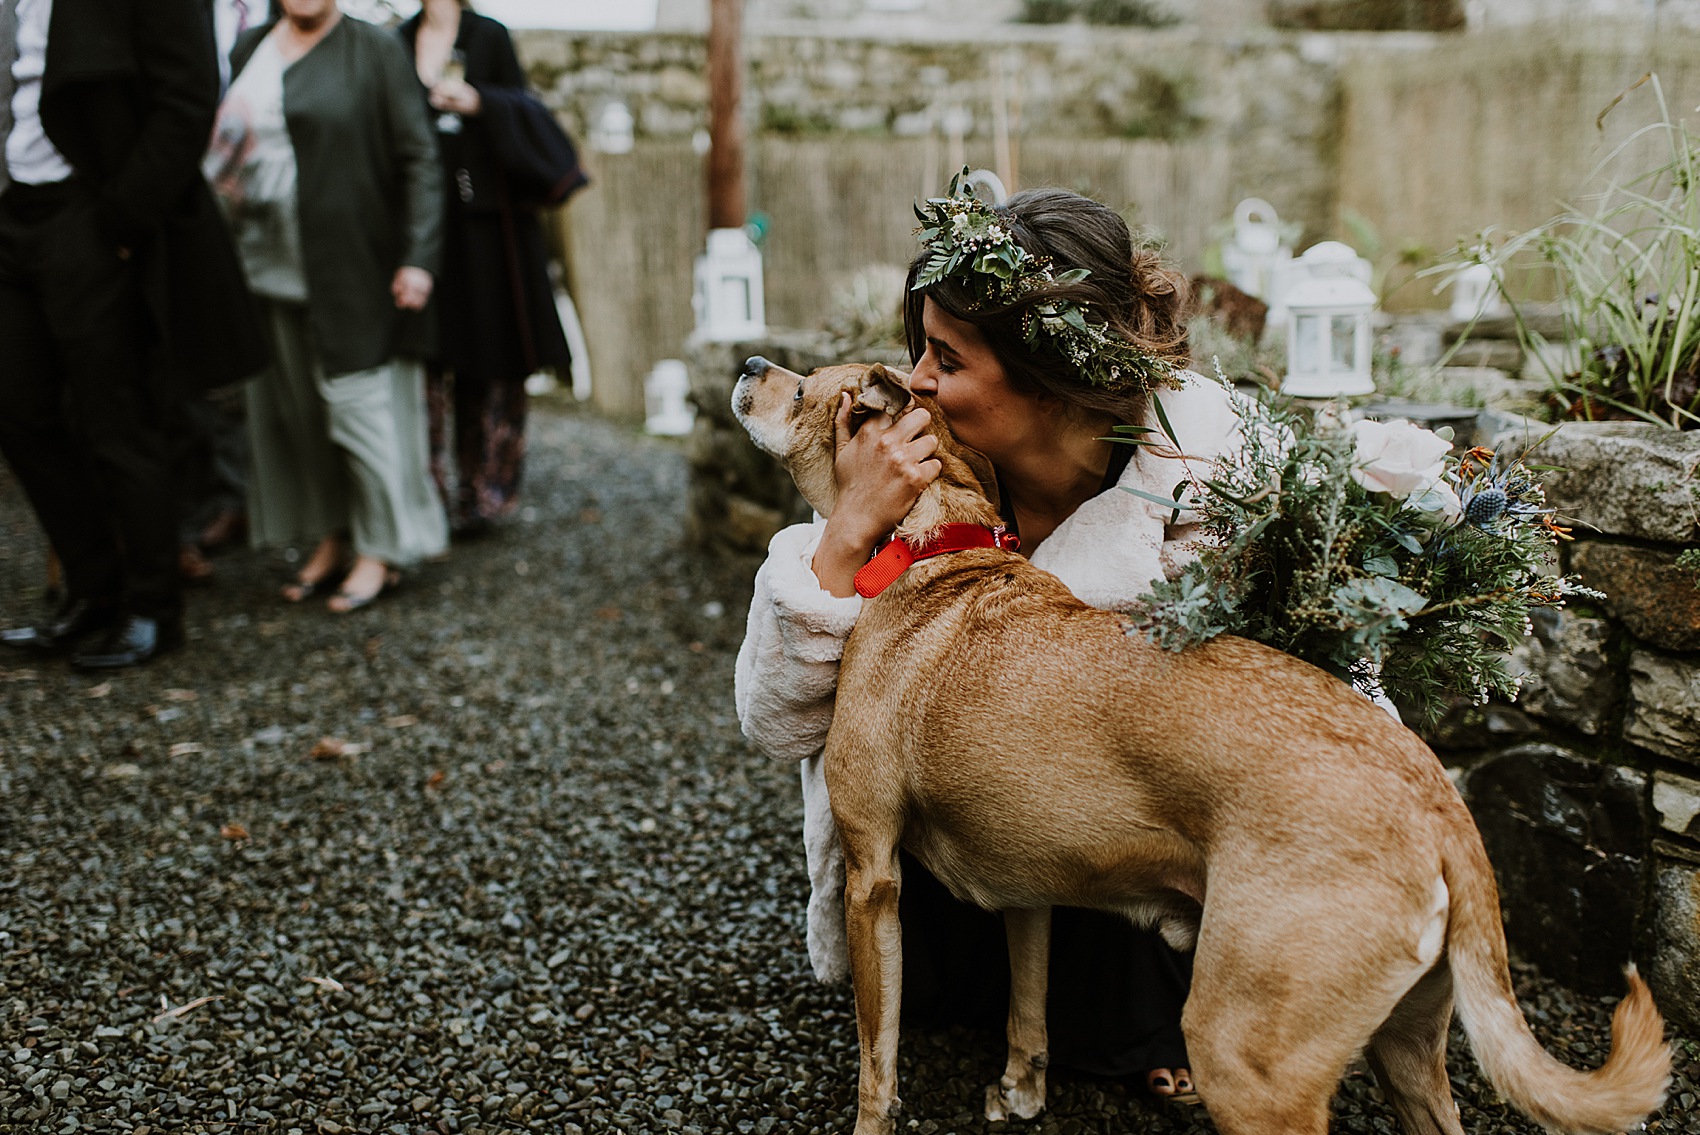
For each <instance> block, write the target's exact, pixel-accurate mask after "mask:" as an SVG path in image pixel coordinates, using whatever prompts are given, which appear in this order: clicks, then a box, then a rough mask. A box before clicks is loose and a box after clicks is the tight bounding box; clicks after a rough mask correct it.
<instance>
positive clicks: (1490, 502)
mask: <svg viewBox="0 0 1700 1135" xmlns="http://www.w3.org/2000/svg"><path fill="white" fill-rule="evenodd" d="M1510 507H1511V498H1510V497H1509V496H1508V495H1507V494H1506V492H1505V490H1504V489H1502V488H1500V487H1499V486H1498V485H1490V486H1488V487H1487V488H1485V489H1483V490H1481V491H1480V492H1478V493H1477V494H1475V495H1474V496H1472V497H1471V498H1470V503H1469V504H1467V505H1465V506H1464V519H1465V520H1466V521H1468V522H1469V523H1471V524H1474V525H1475V526H1476V527H1477V528H1486V527H1487V526H1488V525H1490V524H1492V523H1493V522H1494V521H1496V520H1498V519H1499V518H1500V517H1502V516H1504V515H1505V513H1506V511H1507V510H1508V509H1509V508H1510Z"/></svg>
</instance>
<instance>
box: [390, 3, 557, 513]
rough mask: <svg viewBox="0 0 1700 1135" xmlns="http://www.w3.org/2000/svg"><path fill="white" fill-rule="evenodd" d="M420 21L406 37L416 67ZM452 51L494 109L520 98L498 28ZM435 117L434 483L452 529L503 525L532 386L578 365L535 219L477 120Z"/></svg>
mask: <svg viewBox="0 0 1700 1135" xmlns="http://www.w3.org/2000/svg"><path fill="white" fill-rule="evenodd" d="M420 19H421V18H420V17H418V16H415V17H413V18H412V19H410V20H408V21H406V22H405V23H403V24H402V25H401V27H400V29H399V34H400V35H401V37H402V42H403V43H405V44H406V45H407V50H408V53H409V55H410V56H411V57H414V58H417V55H416V52H415V46H416V42H417V38H418V34H419V25H420ZM454 50H455V52H456V54H457V55H458V56H459V58H460V59H461V60H462V61H463V62H464V64H465V67H466V81H467V82H468V83H470V84H471V85H472V86H474V87H476V88H477V89H478V92H479V95H480V97H481V98H482V99H483V101H484V103H485V105H486V107H487V108H488V107H490V106H491V104H492V103H493V102H496V101H499V100H501V99H503V98H516V97H522V96H523V92H524V91H525V73H524V71H522V70H521V68H520V64H519V58H518V56H516V55H515V54H514V48H513V41H512V40H511V39H509V37H508V30H507V29H506V28H505V27H503V26H502V25H501V24H499V23H497V22H496V21H495V20H492V19H489V18H487V17H484V16H480V15H477V14H476V13H473V12H462V13H461V17H460V31H459V33H458V35H457V36H456V38H455V47H454ZM420 97H421V98H424V97H425V94H424V92H423V89H422V91H421V95H420ZM430 114H431V118H432V121H433V122H435V123H437V124H438V130H437V142H438V146H439V149H440V151H441V154H442V159H443V172H444V174H445V184H444V193H445V195H446V197H447V223H446V225H445V230H446V231H445V234H444V236H445V239H444V249H443V272H442V276H441V278H440V279H439V280H438V281H437V285H436V288H435V294H434V296H433V301H432V302H433V306H434V307H435V309H436V312H437V318H438V328H439V331H438V334H439V344H440V345H439V352H438V356H437V358H436V360H435V365H434V366H433V367H432V368H431V370H430V373H429V375H428V378H427V384H426V386H427V391H426V393H427V398H428V400H429V402H430V410H431V454H432V460H431V471H432V474H433V475H434V476H435V477H436V479H437V484H438V487H439V488H440V489H443V490H444V497H445V503H446V504H447V505H448V508H449V516H450V519H451V520H452V521H454V522H455V523H457V524H458V525H462V526H464V525H466V524H468V523H476V522H479V521H486V520H490V519H493V518H495V517H497V516H501V515H504V514H505V513H508V512H510V511H512V510H513V508H514V506H515V505H516V504H517V503H518V496H517V494H518V489H519V479H520V468H521V464H522V461H523V457H524V453H525V411H526V396H525V378H526V376H527V375H529V374H531V373H532V372H533V371H536V370H537V369H539V368H540V367H552V368H554V369H555V370H557V371H559V372H563V373H564V372H565V370H566V369H567V367H568V366H569V365H570V364H571V362H572V355H571V353H570V352H569V350H568V349H567V340H566V336H565V334H564V333H563V332H562V330H561V321H560V317H559V315H558V314H557V313H556V310H555V301H554V290H553V288H552V287H551V285H550V282H549V268H548V263H549V262H548V254H547V252H546V250H545V244H544V239H543V227H542V223H541V221H540V218H539V216H538V213H537V210H536V209H535V208H529V207H527V206H525V205H524V204H523V203H521V202H519V201H516V200H515V198H514V195H513V194H512V193H511V192H509V190H508V185H507V178H506V176H505V174H504V173H503V165H502V162H501V161H500V160H499V155H498V154H497V153H496V152H495V148H494V146H493V145H492V142H491V139H490V136H489V132H488V130H487V129H486V126H485V124H484V123H483V122H481V121H480V120H479V116H476V115H474V116H471V117H466V118H458V117H455V116H450V115H441V114H439V113H438V112H437V111H436V110H432V111H431V112H430ZM457 128H458V129H457ZM451 401H452V410H453V414H452V417H453V421H454V445H453V448H454V456H455V464H456V465H457V467H458V468H457V472H458V477H457V478H456V488H455V491H454V493H453V494H450V493H448V492H447V482H448V465H449V460H448V444H447V432H448V429H447V421H448V419H449V417H450V409H451V406H450V403H451Z"/></svg>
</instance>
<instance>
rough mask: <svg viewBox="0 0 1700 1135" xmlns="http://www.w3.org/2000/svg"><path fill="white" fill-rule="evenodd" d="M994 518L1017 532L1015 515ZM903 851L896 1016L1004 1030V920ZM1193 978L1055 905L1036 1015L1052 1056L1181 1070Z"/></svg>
mask: <svg viewBox="0 0 1700 1135" xmlns="http://www.w3.org/2000/svg"><path fill="white" fill-rule="evenodd" d="M1132 455H1133V448H1132V447H1131V446H1116V447H1115V448H1114V449H1113V450H1112V453H1111V461H1110V467H1109V469H1108V470H1107V471H1106V472H1105V474H1104V486H1103V487H1104V489H1109V488H1111V487H1113V486H1114V485H1115V483H1116V481H1118V480H1119V479H1120V478H1121V474H1122V471H1123V470H1124V469H1126V468H1127V463H1128V460H1129V459H1130V458H1131V457H1132ZM999 496H1000V498H1002V499H1003V500H1005V501H1007V500H1008V499H1009V495H1008V494H1007V493H999ZM1003 519H1004V524H1005V525H1006V526H1007V527H1008V528H1009V529H1010V531H1012V532H1013V531H1015V530H1016V529H1015V517H1014V515H1013V514H1011V513H1009V512H1007V511H1006V512H1005V515H1004V518H1003ZM901 856H902V866H903V889H902V891H901V893H900V894H899V897H898V916H899V918H900V920H901V921H902V924H903V1016H904V1019H905V1020H911V1021H917V1022H919V1023H923V1024H929V1023H930V1024H964V1025H973V1026H978V1027H986V1028H1002V1027H1003V1026H1004V1024H1005V1022H1006V1019H1007V1017H1008V1013H1009V947H1008V944H1007V942H1006V941H1005V939H1004V931H1003V916H1002V915H1001V914H995V913H993V912H991V911H988V910H983V909H981V908H980V907H977V906H975V905H973V904H972V903H966V902H963V901H961V900H960V899H957V898H956V897H955V896H953V895H952V894H951V893H950V891H949V890H947V889H946V888H945V886H944V884H943V883H941V882H939V881H938V879H937V878H935V877H934V876H933V875H932V873H931V872H929V871H928V870H927V869H926V868H925V867H923V866H921V864H920V861H918V860H917V859H915V858H914V857H913V856H911V855H910V854H909V853H908V852H902V853H901ZM1191 984H1192V958H1191V956H1190V955H1188V954H1181V953H1179V952H1177V951H1175V950H1173V949H1171V948H1170V947H1169V945H1168V943H1166V942H1164V941H1163V939H1162V937H1161V936H1159V935H1158V934H1157V932H1156V931H1154V930H1140V929H1136V928H1135V927H1134V926H1133V925H1132V924H1131V923H1129V922H1128V921H1127V919H1125V918H1122V917H1120V916H1119V915H1112V914H1106V913H1104V912H1102V911H1096V910H1079V909H1075V908H1072V907H1055V908H1053V909H1052V911H1051V965H1050V985H1049V991H1048V996H1047V1001H1046V1012H1045V1020H1046V1026H1047V1029H1048V1031H1049V1041H1050V1055H1051V1063H1052V1064H1053V1065H1062V1066H1066V1067H1069V1068H1074V1069H1077V1070H1079V1071H1082V1072H1087V1073H1090V1074H1092V1075H1097V1076H1139V1077H1141V1078H1142V1079H1143V1077H1144V1075H1145V1073H1147V1072H1149V1071H1150V1070H1152V1069H1153V1068H1183V1067H1187V1066H1188V1064H1187V1056H1186V1041H1185V1040H1184V1039H1183V1038H1182V1036H1181V1007H1182V1006H1183V1005H1185V1004H1186V995H1187V990H1188V989H1189V988H1190V986H1191Z"/></svg>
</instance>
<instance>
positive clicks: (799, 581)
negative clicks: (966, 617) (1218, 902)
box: [736, 371, 1240, 981]
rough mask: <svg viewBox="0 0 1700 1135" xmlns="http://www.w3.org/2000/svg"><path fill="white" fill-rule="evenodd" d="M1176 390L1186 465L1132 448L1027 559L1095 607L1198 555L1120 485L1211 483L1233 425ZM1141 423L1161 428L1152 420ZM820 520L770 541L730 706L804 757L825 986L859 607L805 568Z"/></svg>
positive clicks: (1188, 533)
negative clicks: (1105, 486)
mask: <svg viewBox="0 0 1700 1135" xmlns="http://www.w3.org/2000/svg"><path fill="white" fill-rule="evenodd" d="M1183 377H1184V379H1185V386H1184V387H1183V388H1182V389H1180V390H1167V389H1165V390H1163V391H1162V392H1161V393H1160V394H1159V395H1158V397H1159V398H1160V399H1161V400H1162V403H1163V410H1164V413H1166V414H1167V415H1168V418H1169V423H1170V424H1171V425H1172V426H1173V427H1174V431H1175V433H1176V434H1177V435H1179V436H1178V437H1177V438H1176V439H1175V440H1176V441H1177V442H1178V445H1179V448H1180V449H1181V451H1182V452H1183V453H1184V454H1185V456H1184V457H1181V458H1175V457H1162V456H1158V455H1156V454H1154V453H1153V452H1152V451H1151V450H1148V449H1145V448H1140V449H1136V450H1135V451H1134V455H1133V458H1132V460H1131V461H1130V462H1129V463H1128V466H1127V469H1126V471H1125V472H1124V473H1123V474H1122V476H1121V479H1120V481H1119V482H1118V483H1117V486H1116V487H1115V488H1113V489H1109V490H1107V491H1105V492H1103V493H1100V494H1099V495H1098V496H1096V497H1093V498H1092V499H1091V500H1089V501H1087V502H1086V503H1085V504H1083V505H1081V506H1080V507H1079V508H1078V509H1076V510H1075V512H1074V514H1073V515H1072V516H1070V517H1069V518H1068V519H1067V520H1065V521H1063V523H1062V524H1060V525H1058V526H1057V528H1056V530H1055V531H1053V532H1052V533H1051V535H1050V537H1049V538H1048V539H1046V540H1045V542H1044V543H1043V544H1041V545H1040V546H1039V548H1038V550H1037V551H1035V552H1034V553H1033V555H1032V562H1033V564H1034V566H1036V567H1042V568H1044V569H1045V570H1047V571H1050V572H1052V573H1054V574H1055V575H1056V576H1057V577H1058V578H1060V579H1061V580H1062V581H1063V583H1064V584H1066V585H1067V586H1068V589H1069V590H1070V591H1072V592H1074V594H1075V595H1076V596H1077V597H1079V598H1080V599H1081V600H1082V601H1084V602H1086V603H1090V604H1092V605H1093V606H1094V607H1104V608H1109V609H1112V610H1124V611H1125V610H1128V609H1130V608H1132V607H1133V606H1135V605H1136V600H1137V599H1138V597H1139V596H1140V595H1142V594H1144V592H1145V591H1147V590H1148V589H1149V586H1150V584H1151V583H1152V582H1154V581H1156V580H1158V579H1160V578H1163V577H1164V576H1165V575H1167V576H1170V577H1172V576H1174V575H1176V574H1178V573H1179V572H1180V570H1181V569H1182V568H1183V567H1185V565H1186V564H1187V563H1188V562H1190V560H1191V559H1192V557H1193V556H1194V554H1195V553H1194V550H1193V549H1194V539H1195V536H1196V533H1195V532H1194V531H1193V528H1194V525H1193V524H1192V523H1190V522H1191V521H1195V520H1196V516H1194V515H1193V514H1191V513H1187V512H1182V513H1181V514H1180V517H1179V518H1178V519H1179V523H1178V524H1165V521H1167V520H1168V519H1169V517H1170V516H1171V515H1172V510H1170V509H1165V508H1162V507H1161V506H1159V505H1157V504H1155V503H1153V502H1149V501H1145V500H1143V499H1141V498H1139V497H1136V496H1134V495H1133V494H1132V493H1126V492H1122V491H1121V490H1122V489H1124V488H1133V489H1140V490H1142V491H1144V492H1148V493H1152V494H1154V495H1156V496H1159V497H1169V496H1171V495H1172V493H1173V491H1174V488H1175V485H1176V484H1177V483H1178V482H1180V481H1181V480H1182V479H1183V478H1184V477H1185V476H1186V475H1187V473H1188V467H1189V466H1190V469H1191V472H1192V474H1193V475H1195V476H1197V477H1200V478H1202V477H1206V476H1209V472H1210V471H1209V464H1210V462H1211V461H1212V460H1213V459H1214V458H1215V457H1216V455H1217V454H1219V453H1222V452H1223V451H1225V450H1227V449H1228V448H1229V447H1230V446H1232V445H1234V444H1236V443H1237V439H1238V437H1239V425H1240V422H1239V417H1238V415H1237V414H1236V413H1235V412H1234V408H1233V403H1232V400H1231V398H1230V396H1229V394H1228V393H1227V391H1226V390H1224V389H1223V388H1222V387H1221V386H1220V385H1218V384H1217V383H1215V382H1211V381H1209V380H1208V379H1205V378H1202V377H1200V376H1199V375H1197V374H1194V373H1192V372H1191V371H1187V372H1184V373H1183ZM1145 424H1147V425H1149V426H1151V427H1153V428H1160V423H1159V422H1158V421H1157V420H1156V416H1155V414H1152V415H1151V420H1149V421H1147V422H1146V423H1145ZM824 527H825V521H823V520H820V519H818V518H817V519H816V520H815V522H814V523H813V524H797V525H793V526H792V527H790V528H787V529H785V530H784V531H782V532H780V533H779V534H778V535H777V536H775V537H774V538H773V542H772V543H771V544H769V545H768V554H767V562H766V563H764V564H763V565H762V567H761V570H760V571H759V572H758V573H757V574H756V587H755V596H754V598H753V599H751V601H750V617H749V625H748V628H747V630H746V631H745V635H744V644H743V646H742V647H741V648H740V649H739V651H738V666H737V678H736V703H737V708H738V720H739V721H740V722H742V723H743V727H744V735H745V736H746V737H748V738H749V739H750V740H751V741H753V742H755V744H756V746H757V747H758V748H760V749H761V750H762V751H763V752H765V753H766V754H768V755H769V756H771V757H774V758H776V759H778V760H789V761H799V762H801V765H802V776H803V848H804V851H805V852H806V854H807V856H808V865H809V881H810V885H811V888H812V891H811V894H810V896H809V911H808V945H809V961H810V962H811V963H812V964H813V966H814V971H815V977H816V978H818V979H819V980H821V981H841V980H843V979H844V978H845V977H846V976H847V975H848V973H849V958H848V951H847V947H846V944H845V938H844V898H843V895H844V860H843V855H842V852H841V851H840V849H839V843H838V829H837V827H836V826H835V825H834V824H833V821H832V811H831V808H830V806H829V804H828V802H827V792H826V780H825V777H824V775H823V773H822V770H821V750H822V749H823V748H824V747H825V745H826V734H827V729H828V727H830V726H831V724H832V708H833V702H834V700H835V698H836V696H837V691H838V660H839V656H840V655H841V654H842V653H843V652H844V641H845V639H846V638H848V637H849V635H850V629H851V628H852V627H854V626H855V625H856V616H857V615H858V614H859V613H860V612H861V609H862V600H861V599H860V598H859V597H857V596H851V597H850V598H847V599H841V598H838V597H836V596H834V595H832V594H830V593H828V592H827V591H825V590H824V589H823V588H822V587H821V585H820V582H819V580H817V579H816V578H815V574H814V571H813V569H812V567H811V566H810V565H811V564H812V562H813V560H814V554H815V547H816V545H817V544H819V542H820V537H821V531H822V529H823V528H824Z"/></svg>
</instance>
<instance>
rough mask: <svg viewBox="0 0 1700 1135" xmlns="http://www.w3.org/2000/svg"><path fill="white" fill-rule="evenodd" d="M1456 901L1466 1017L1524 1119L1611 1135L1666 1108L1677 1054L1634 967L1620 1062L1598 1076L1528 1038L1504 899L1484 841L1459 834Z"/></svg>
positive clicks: (1452, 937)
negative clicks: (1515, 989)
mask: <svg viewBox="0 0 1700 1135" xmlns="http://www.w3.org/2000/svg"><path fill="white" fill-rule="evenodd" d="M1444 872H1445V876H1446V886H1447V889H1448V890H1449V891H1450V892H1451V921H1450V928H1449V930H1448V934H1447V958H1448V963H1449V964H1450V966H1451V969H1452V980H1453V988H1454V994H1455V996H1456V999H1457V1004H1458V1015H1459V1017H1460V1019H1461V1020H1462V1022H1463V1025H1464V1031H1465V1032H1466V1033H1468V1034H1469V1036H1470V1044H1471V1047H1472V1048H1473V1049H1474V1050H1475V1054H1476V1060H1477V1061H1478V1062H1479V1063H1480V1064H1481V1066H1482V1070H1483V1071H1484V1072H1486V1073H1487V1077H1488V1079H1489V1080H1490V1081H1491V1082H1492V1083H1493V1086H1494V1087H1495V1088H1496V1089H1497V1090H1498V1091H1499V1094H1500V1095H1502V1096H1504V1097H1505V1098H1506V1099H1507V1100H1509V1101H1510V1102H1511V1104H1512V1105H1513V1106H1514V1107H1516V1108H1517V1109H1518V1110H1519V1111H1521V1112H1523V1113H1524V1114H1525V1115H1527V1116H1529V1117H1530V1118H1531V1119H1533V1120H1535V1121H1536V1122H1537V1123H1539V1124H1541V1125H1542V1126H1543V1127H1546V1128H1547V1129H1548V1130H1551V1131H1561V1132H1566V1133H1574V1135H1584V1133H1586V1135H1595V1133H1598V1135H1610V1133H1612V1132H1618V1131H1625V1130H1628V1129H1630V1128H1632V1127H1634V1126H1635V1125H1636V1124H1637V1123H1639V1122H1641V1121H1642V1120H1643V1119H1645V1118H1646V1117H1647V1115H1648V1113H1649V1112H1651V1111H1653V1110H1654V1109H1655V1108H1657V1107H1658V1106H1659V1105H1660V1104H1662V1103H1663V1102H1664V1099H1665V1090H1666V1088H1667V1087H1668V1086H1669V1084H1670V1072H1671V1053H1670V1046H1669V1045H1667V1044H1666V1043H1665V1039H1664V1021H1663V1019H1661V1018H1660V1016H1659V1011H1658V1009H1657V1008H1656V1007H1655V1006H1654V1005H1653V995H1652V993H1651V991H1649V990H1648V988H1647V983H1646V982H1644V981H1642V980H1641V977H1640V975H1638V974H1637V973H1636V972H1635V967H1634V966H1633V965H1631V966H1630V967H1629V968H1628V969H1627V970H1626V971H1625V976H1626V977H1627V978H1628V980H1629V994H1628V996H1626V997H1625V998H1624V999H1623V1000H1622V1001H1621V1002H1619V1003H1618V1006H1617V1011H1616V1012H1615V1013H1614V1014H1613V1015H1612V1020H1611V1055H1610V1056H1609V1057H1608V1058H1607V1059H1606V1062H1605V1064H1604V1065H1602V1066H1601V1067H1600V1068H1598V1069H1596V1070H1595V1071H1592V1072H1579V1071H1577V1070H1576V1069H1574V1068H1569V1067H1566V1066H1565V1065H1564V1064H1561V1063H1559V1062H1558V1061H1557V1060H1555V1059H1554V1058H1553V1057H1552V1056H1550V1055H1549V1054H1548V1053H1547V1051H1546V1050H1545V1049H1543V1048H1542V1047H1541V1045H1540V1042H1539V1041H1537V1040H1536V1039H1535V1037H1534V1034H1533V1033H1531V1032H1530V1031H1529V1024H1528V1022H1527V1021H1525V1020H1524V1019H1523V1013H1522V1010H1521V1009H1519V1008H1518V1007H1517V998H1516V996H1515V995H1514V994H1513V993H1512V990H1511V975H1510V972H1509V970H1508V967H1507V959H1506V951H1505V928H1504V925H1503V924H1502V923H1501V921H1500V913H1499V891H1498V888H1497V887H1496V886H1495V885H1494V881H1493V868H1492V867H1491V866H1490V865H1489V864H1488V860H1487V853H1486V852H1485V851H1484V850H1483V849H1482V844H1481V839H1480V837H1479V836H1477V835H1476V833H1475V830H1474V828H1473V827H1472V828H1471V829H1470V830H1469V832H1468V834H1467V835H1466V834H1465V833H1459V838H1458V839H1457V840H1456V841H1455V842H1454V849H1453V852H1452V854H1450V855H1448V856H1447V858H1446V864H1445V867H1444Z"/></svg>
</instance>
